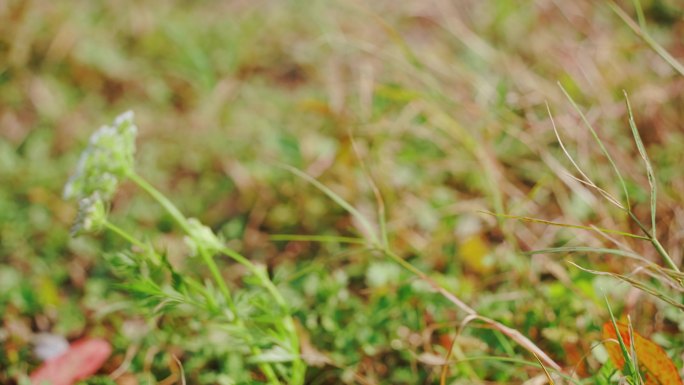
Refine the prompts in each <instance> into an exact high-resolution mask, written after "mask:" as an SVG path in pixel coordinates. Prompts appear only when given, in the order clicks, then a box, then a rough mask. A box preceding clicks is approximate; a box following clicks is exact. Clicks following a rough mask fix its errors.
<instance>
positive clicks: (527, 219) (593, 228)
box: [478, 210, 650, 241]
mask: <svg viewBox="0 0 684 385" xmlns="http://www.w3.org/2000/svg"><path fill="white" fill-rule="evenodd" d="M478 212H480V213H483V214H487V215H492V216H495V217H499V218H508V219H516V220H519V221H521V222H533V223H541V224H545V225H549V226H556V227H565V228H569V229H582V230H588V231H595V232H600V233H606V234H616V235H622V236H624V237H629V238H636V239H643V240H646V241H650V238H648V237H645V236H643V235H636V234H632V233H628V232H625V231H620V230H612V229H605V228H601V227H596V226H583V225H572V224H568V223H562V222H554V221H548V220H545V219H539V218H531V217H523V216H519V215H508V214H496V213H493V212H490V211H482V210H478Z"/></svg>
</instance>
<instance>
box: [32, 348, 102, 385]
mask: <svg viewBox="0 0 684 385" xmlns="http://www.w3.org/2000/svg"><path fill="white" fill-rule="evenodd" d="M111 353H112V347H111V345H110V344H109V342H107V341H105V340H103V339H98V338H82V339H80V340H78V341H76V342H74V343H73V344H71V345H70V346H69V350H67V351H66V352H64V353H63V354H61V355H59V356H57V357H55V358H52V359H49V360H47V361H45V362H43V365H41V366H40V367H39V368H38V369H36V370H35V371H34V372H33V373H31V376H30V378H31V384H32V385H43V384H50V385H72V384H74V383H75V382H76V381H79V380H83V379H86V378H88V377H90V376H91V375H93V374H94V373H95V372H97V370H98V369H100V367H101V366H102V364H104V362H105V361H106V360H107V358H108V357H109V355H110V354H111Z"/></svg>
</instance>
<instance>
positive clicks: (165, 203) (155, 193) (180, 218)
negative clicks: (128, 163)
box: [127, 171, 192, 234]
mask: <svg viewBox="0 0 684 385" xmlns="http://www.w3.org/2000/svg"><path fill="white" fill-rule="evenodd" d="M127 176H128V178H129V179H130V180H131V181H133V183H135V184H137V185H138V186H139V187H140V188H141V189H143V190H145V192H147V193H148V194H150V195H151V196H152V198H154V199H155V200H156V201H157V202H158V203H159V204H160V205H161V206H162V207H164V209H165V210H166V211H167V212H168V213H169V214H170V215H171V216H172V217H173V219H174V220H175V221H176V222H177V223H178V225H179V226H180V227H182V228H183V231H185V232H186V233H188V234H191V232H192V230H191V229H190V225H189V224H188V220H187V218H185V216H184V215H183V214H182V213H181V212H180V210H178V208H177V207H176V206H175V205H174V204H173V203H171V201H170V200H168V199H167V198H166V197H165V196H164V194H162V193H161V192H160V191H159V190H157V189H156V188H154V186H152V185H151V184H149V183H147V181H146V180H145V179H143V178H141V177H140V176H139V175H138V174H136V173H135V172H134V171H131V172H129V173H128V174H127Z"/></svg>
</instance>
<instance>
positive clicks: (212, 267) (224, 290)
mask: <svg viewBox="0 0 684 385" xmlns="http://www.w3.org/2000/svg"><path fill="white" fill-rule="evenodd" d="M128 178H129V179H130V180H131V181H133V182H134V183H135V184H137V185H138V186H139V187H140V188H142V189H143V190H145V192H147V193H148V194H150V196H152V198H154V199H155V200H156V201H157V202H158V203H159V204H160V205H161V206H162V207H163V208H164V209H165V210H166V211H167V212H168V213H169V214H170V215H171V216H172V217H173V219H174V220H175V221H176V222H177V223H178V225H179V226H180V227H181V228H182V229H183V231H184V232H185V233H187V234H188V235H190V236H192V229H191V226H190V224H189V223H188V219H187V218H186V217H185V216H184V215H183V213H181V212H180V210H178V208H177V207H176V206H175V205H174V204H173V203H172V202H171V201H170V200H169V199H168V198H166V197H165V196H164V194H162V193H161V192H160V191H159V190H157V189H156V188H154V186H152V185H151V184H149V183H147V181H146V180H145V179H143V178H142V177H140V176H139V175H138V174H136V173H135V172H133V171H131V172H129V173H128ZM199 254H200V256H201V258H202V261H203V262H204V263H205V264H206V265H207V267H208V268H209V271H210V272H211V275H212V278H213V279H214V281H215V282H216V284H217V285H218V288H219V291H220V292H221V294H222V295H223V296H224V297H225V299H226V302H227V304H228V307H229V308H230V310H231V311H232V312H233V314H234V315H235V324H236V325H238V326H240V327H245V324H244V321H243V320H242V319H240V318H239V316H238V314H237V308H236V307H235V303H234V302H233V297H232V296H231V295H230V290H229V289H228V286H227V285H226V282H225V280H224V279H223V277H222V276H221V272H220V271H219V268H218V266H217V265H216V262H215V261H214V258H213V257H212V256H211V255H210V254H209V253H208V251H207V250H206V249H204V248H200V250H199ZM235 254H237V253H235ZM237 255H238V256H239V257H240V258H241V259H242V260H243V262H244V263H247V264H249V265H252V264H251V262H249V261H248V260H247V259H246V258H244V257H243V256H241V255H239V254H237ZM234 259H235V258H234ZM244 263H243V264H244ZM252 266H253V265H252ZM267 289H269V288H268V287H267ZM269 291H270V290H269ZM280 299H281V300H282V303H285V301H284V299H282V297H280ZM250 350H251V351H252V354H254V355H258V354H260V353H261V350H260V349H259V348H258V347H257V346H255V345H254V344H250ZM258 366H259V369H261V371H262V372H263V373H264V375H265V376H266V378H268V382H269V383H271V384H280V381H279V380H278V375H277V374H276V372H275V370H274V369H273V367H272V366H271V365H269V364H266V363H261V364H259V365H258ZM293 366H294V365H293Z"/></svg>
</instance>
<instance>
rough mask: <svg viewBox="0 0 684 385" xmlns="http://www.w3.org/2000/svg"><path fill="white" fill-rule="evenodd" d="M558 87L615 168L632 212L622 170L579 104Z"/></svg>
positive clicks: (563, 89) (627, 208) (626, 201)
mask: <svg viewBox="0 0 684 385" xmlns="http://www.w3.org/2000/svg"><path fill="white" fill-rule="evenodd" d="M558 87H560V89H561V91H563V94H565V97H566V98H567V99H568V101H569V102H570V104H572V107H573V108H574V109H575V111H576V112H577V114H579V116H580V118H581V119H582V122H583V123H584V125H585V126H586V127H587V128H588V129H589V132H591V136H592V137H593V138H594V141H596V143H597V144H598V146H599V148H600V149H601V152H603V155H604V156H605V157H606V159H608V162H610V165H611V167H612V168H613V172H615V175H617V177H618V180H619V181H620V185H621V186H622V192H623V193H624V194H625V203H626V210H627V211H630V210H631V208H630V200H629V191H628V190H627V184H626V183H625V180H624V178H623V177H622V173H621V172H620V169H619V168H618V167H617V164H615V161H614V160H613V157H612V156H610V153H609V152H608V149H606V146H605V145H604V144H603V141H602V140H601V138H599V136H598V134H597V133H596V130H595V129H594V127H593V126H592V125H591V123H589V120H588V119H587V117H586V115H584V112H582V110H581V109H580V108H579V106H578V105H577V103H575V100H574V99H573V98H572V96H570V94H569V93H568V91H567V90H566V89H565V88H564V87H563V85H562V84H561V83H560V82H559V83H558ZM619 207H620V208H622V209H623V210H624V209H625V207H624V206H622V205H620V206H619Z"/></svg>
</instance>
